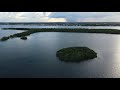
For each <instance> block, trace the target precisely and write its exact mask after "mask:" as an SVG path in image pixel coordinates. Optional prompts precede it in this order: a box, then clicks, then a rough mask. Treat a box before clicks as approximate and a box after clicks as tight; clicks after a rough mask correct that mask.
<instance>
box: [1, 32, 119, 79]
mask: <svg viewBox="0 0 120 90" xmlns="http://www.w3.org/2000/svg"><path fill="white" fill-rule="evenodd" d="M4 33H5V34H6V33H8V31H5V32H4ZM4 33H0V36H2V35H3V36H4V35H5V34H4ZM15 33H16V32H15ZM1 34H2V35H1ZM119 41H120V35H113V34H112V35H111V34H89V33H59V32H40V33H36V34H32V35H30V36H29V37H28V40H26V41H24V40H21V39H19V38H14V39H10V40H8V41H7V42H4V43H1V42H0V77H2V78H3V77H27V78H29V77H36V78H37V77H38V78H40V77H42V78H43V77H45V78H46V77H52V78H55V77H64V78H70V77H72V78H76V77H78V78H80V77H81V78H91V77H92V78H101V77H102V78H109V77H117V78H119V77H120V55H119V53H120V47H119V46H120V43H119ZM73 46H75V47H77V46H81V47H82V46H86V47H89V48H91V49H92V50H94V51H95V52H96V53H98V58H95V59H93V60H88V61H83V62H80V63H69V62H62V61H60V60H59V59H58V58H57V57H56V51H58V50H60V49H61V48H66V47H73Z"/></svg>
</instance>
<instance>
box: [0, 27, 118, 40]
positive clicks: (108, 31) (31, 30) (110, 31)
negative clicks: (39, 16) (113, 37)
mask: <svg viewBox="0 0 120 90" xmlns="http://www.w3.org/2000/svg"><path fill="white" fill-rule="evenodd" d="M2 29H3V30H8V29H9V30H11V29H12V30H24V31H23V32H21V33H16V34H13V35H10V36H7V37H2V38H1V39H0V41H6V40H8V39H12V38H16V37H24V36H29V35H31V34H33V33H38V32H71V33H72V32H74V33H104V34H120V30H117V29H81V28H77V29H73V28H71V29H69V28H41V29H40V28H36V29H35V28H2Z"/></svg>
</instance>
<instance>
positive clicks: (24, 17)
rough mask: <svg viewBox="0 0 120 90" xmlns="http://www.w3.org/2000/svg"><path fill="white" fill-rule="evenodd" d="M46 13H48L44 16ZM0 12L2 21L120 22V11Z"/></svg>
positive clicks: (0, 20)
mask: <svg viewBox="0 0 120 90" xmlns="http://www.w3.org/2000/svg"><path fill="white" fill-rule="evenodd" d="M44 13H45V14H46V15H45V16H44ZM44 13H43V12H0V22H120V12H44Z"/></svg>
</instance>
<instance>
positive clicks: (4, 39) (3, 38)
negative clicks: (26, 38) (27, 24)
mask: <svg viewBox="0 0 120 90" xmlns="http://www.w3.org/2000/svg"><path fill="white" fill-rule="evenodd" d="M8 39H9V37H2V38H1V39H0V40H1V41H6V40H8Z"/></svg>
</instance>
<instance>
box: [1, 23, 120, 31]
mask: <svg viewBox="0 0 120 90" xmlns="http://www.w3.org/2000/svg"><path fill="white" fill-rule="evenodd" d="M0 28H83V29H118V30H120V26H58V25H57V26H49V25H48V26H44V25H43V26H41V25H29V24H28V25H0Z"/></svg>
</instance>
